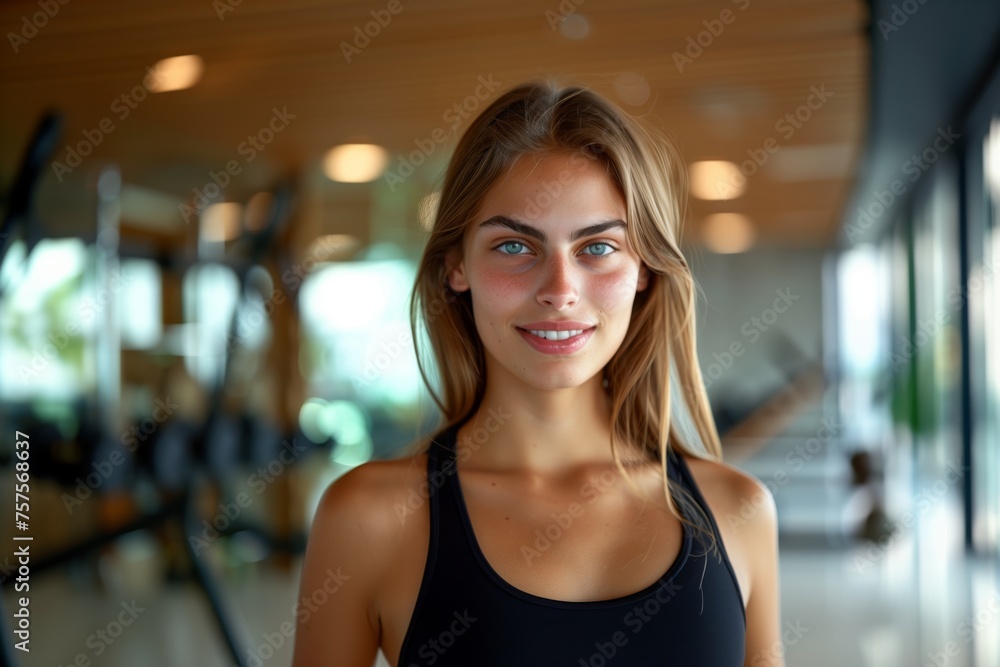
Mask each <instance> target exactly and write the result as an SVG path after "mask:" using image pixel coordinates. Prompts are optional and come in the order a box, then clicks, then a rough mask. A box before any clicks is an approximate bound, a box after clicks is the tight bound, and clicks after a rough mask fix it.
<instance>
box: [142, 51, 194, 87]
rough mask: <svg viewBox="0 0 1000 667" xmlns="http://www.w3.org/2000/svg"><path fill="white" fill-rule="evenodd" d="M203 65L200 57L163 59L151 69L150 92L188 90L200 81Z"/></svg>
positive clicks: (189, 56)
mask: <svg viewBox="0 0 1000 667" xmlns="http://www.w3.org/2000/svg"><path fill="white" fill-rule="evenodd" d="M204 69H205V63H204V61H202V59H201V56H195V55H188V56H175V57H173V58H164V59H163V60H161V61H159V62H157V63H156V64H155V65H153V67H152V71H151V72H150V74H151V77H150V78H151V79H152V85H151V86H150V88H149V89H150V90H151V91H153V92H154V93H166V92H168V91H171V90H183V89H185V88H190V87H191V86H193V85H194V84H196V83H198V80H199V79H201V73H202V71H204Z"/></svg>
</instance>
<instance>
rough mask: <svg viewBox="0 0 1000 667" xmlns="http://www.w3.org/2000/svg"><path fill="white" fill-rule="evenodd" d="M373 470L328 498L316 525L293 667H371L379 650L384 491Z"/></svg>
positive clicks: (346, 481)
mask: <svg viewBox="0 0 1000 667" xmlns="http://www.w3.org/2000/svg"><path fill="white" fill-rule="evenodd" d="M372 468H373V466H372V465H371V464H364V465H362V466H359V467H358V468H354V469H352V470H350V471H348V472H347V473H345V474H344V475H343V476H341V477H340V478H339V479H337V480H336V481H335V482H334V483H332V484H331V485H330V486H329V487H328V488H327V489H326V491H325V492H324V493H323V496H322V498H321V499H320V501H319V505H318V507H317V509H316V514H315V516H314V518H313V523H312V528H311V530H310V533H309V542H308V545H307V547H306V553H305V559H304V561H303V565H302V579H301V583H300V585H299V595H298V598H297V600H296V606H295V624H296V630H295V651H294V653H293V656H292V667H321V666H322V667H329V666H330V665H338V666H342V667H372V665H373V664H374V663H375V655H376V653H377V652H378V647H379V635H380V628H379V619H378V610H377V608H376V606H375V604H374V600H375V582H376V581H377V580H378V576H379V571H380V562H381V561H380V559H379V558H378V556H379V555H380V554H384V550H381V549H379V548H377V547H378V546H379V543H380V540H379V537H378V536H379V534H380V532H381V531H380V530H379V526H380V525H382V524H381V522H379V521H378V516H377V512H378V506H377V503H376V502H372V501H374V500H376V499H375V498H373V495H374V494H375V489H377V488H378V486H377V485H373V484H372V483H371V482H372V480H371V479H370V477H371V474H372V473H373V472H374V470H373V469H372Z"/></svg>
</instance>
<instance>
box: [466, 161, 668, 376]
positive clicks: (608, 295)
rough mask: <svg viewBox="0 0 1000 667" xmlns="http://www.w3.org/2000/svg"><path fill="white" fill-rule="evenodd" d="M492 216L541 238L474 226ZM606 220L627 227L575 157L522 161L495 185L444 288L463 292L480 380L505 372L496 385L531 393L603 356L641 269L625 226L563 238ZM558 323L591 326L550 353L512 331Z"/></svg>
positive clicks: (610, 191)
mask: <svg viewBox="0 0 1000 667" xmlns="http://www.w3.org/2000/svg"><path fill="white" fill-rule="evenodd" d="M556 188H558V192H557V193H556V194H555V195H554V196H553V194H552V193H553V191H554V190H556ZM532 204H534V205H532ZM494 215H505V216H507V217H510V218H514V219H515V220H518V221H521V222H524V223H526V224H529V225H531V226H533V227H537V228H539V229H541V230H542V231H543V232H544V233H545V234H546V237H547V238H546V241H545V242H544V243H543V242H541V241H539V240H538V239H536V238H533V237H531V236H527V235H524V234H520V233H518V232H515V231H513V230H511V229H507V228H501V227H485V228H482V229H480V228H479V223H480V222H482V221H484V220H486V219H488V218H490V217H492V216H494ZM610 219H620V220H624V221H626V222H627V214H626V207H625V202H624V199H623V197H622V195H621V194H620V193H619V192H618V190H617V188H616V186H615V185H614V184H613V183H612V182H611V181H610V180H609V179H608V177H607V176H606V175H605V173H604V167H603V166H602V165H600V164H599V163H596V162H592V161H590V160H586V159H581V158H580V157H575V158H574V157H571V156H569V155H546V156H544V157H538V156H535V155H528V156H523V157H522V158H521V159H520V160H519V161H518V162H517V163H516V164H515V165H514V167H513V169H512V170H511V171H510V173H509V174H508V175H507V176H506V177H503V178H501V179H500V180H499V181H498V182H497V183H496V184H495V185H494V186H493V188H492V189H491V190H490V192H489V193H488V194H487V196H486V198H485V199H484V201H483V203H482V205H481V206H480V208H479V211H477V213H476V214H475V216H473V219H472V220H471V221H470V225H469V227H468V229H467V231H466V234H465V239H464V244H463V253H464V257H463V258H462V259H461V261H459V262H458V263H457V265H456V266H455V267H454V268H453V269H452V270H451V271H450V273H449V278H450V281H451V286H452V289H454V290H456V291H464V290H471V295H472V297H471V298H472V305H473V312H474V315H475V321H476V327H477V329H478V331H479V335H480V338H481V339H482V341H483V346H484V348H485V350H486V367H487V374H488V377H490V378H492V379H494V380H496V379H498V375H497V374H498V373H499V374H508V375H509V376H512V377H505V378H504V380H503V382H504V384H507V383H508V382H509V381H511V380H513V384H514V385H516V384H517V383H518V382H523V383H527V384H528V385H530V386H532V387H535V388H538V389H559V388H566V387H576V386H580V385H582V384H584V383H585V382H586V381H587V380H589V379H591V378H593V377H594V376H595V375H597V374H599V373H600V372H601V370H602V369H603V368H604V366H605V365H607V363H608V362H609V361H610V360H611V358H612V356H614V354H615V352H616V351H617V350H618V348H619V347H620V345H621V342H622V340H624V338H625V334H626V332H627V330H628V325H629V321H630V318H631V313H632V305H633V302H634V301H635V295H636V291H637V290H638V291H642V290H644V289H645V288H646V286H647V284H648V271H647V270H646V269H645V268H644V267H642V264H641V262H640V260H639V258H638V257H637V256H636V255H635V253H634V252H633V251H632V248H631V247H630V245H629V243H628V237H627V234H626V230H625V229H623V228H612V229H609V230H606V231H604V232H601V233H599V234H597V235H593V236H588V237H584V238H580V239H577V240H576V241H572V242H571V241H570V239H569V236H570V234H571V232H573V231H575V230H577V229H579V228H581V227H586V226H589V225H592V224H596V223H598V222H602V221H605V220H610ZM560 319H571V320H577V321H581V322H585V323H588V324H591V325H595V324H596V325H597V329H596V330H595V331H594V333H593V335H592V337H591V339H590V341H589V342H588V343H587V345H586V346H584V347H583V348H582V349H581V350H578V351H577V352H575V353H573V354H569V355H550V354H544V353H542V352H539V351H537V350H535V349H534V348H532V347H531V346H530V345H529V344H528V343H527V341H525V340H524V339H523V338H522V337H521V334H520V333H519V332H518V331H517V329H516V328H515V327H516V326H517V325H521V324H527V323H530V322H535V321H539V320H560Z"/></svg>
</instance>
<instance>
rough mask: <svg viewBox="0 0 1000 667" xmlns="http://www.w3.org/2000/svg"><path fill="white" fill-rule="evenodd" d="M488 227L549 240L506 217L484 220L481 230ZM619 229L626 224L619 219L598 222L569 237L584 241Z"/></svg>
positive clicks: (480, 224) (571, 239) (542, 240)
mask: <svg viewBox="0 0 1000 667" xmlns="http://www.w3.org/2000/svg"><path fill="white" fill-rule="evenodd" d="M486 227H506V228H507V229H510V230H513V231H515V232H517V233H519V234H524V235H525V236H531V237H533V238H536V239H538V240H539V241H541V242H542V243H545V241H546V239H547V238H548V237H547V236H546V235H545V232H543V231H542V230H540V229H538V228H537V227H532V226H531V225H528V224H525V223H523V222H520V221H518V220H514V219H513V218H508V217H507V216H505V215H494V216H493V217H491V218H487V219H486V220H483V221H482V222H481V223H479V229H483V228H486ZM617 227H621V228H624V227H625V222H624V221H623V220H618V219H614V220H604V221H602V222H598V223H597V224H594V225H589V226H587V227H582V228H580V229H577V230H575V231H574V232H573V233H572V234H570V235H569V240H570V241H576V240H577V239H582V238H583V237H585V236H593V235H594V234H600V233H602V232H605V231H607V230H609V229H614V228H617Z"/></svg>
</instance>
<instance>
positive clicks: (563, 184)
mask: <svg viewBox="0 0 1000 667" xmlns="http://www.w3.org/2000/svg"><path fill="white" fill-rule="evenodd" d="M495 214H503V215H507V216H510V217H513V218H519V219H522V220H529V221H536V222H547V223H550V224H557V225H558V224H563V223H567V224H570V225H571V226H578V225H579V224H582V223H584V222H587V221H590V220H591V219H594V218H608V217H618V218H621V219H624V218H625V202H624V198H623V197H622V195H621V192H620V191H619V189H618V187H617V185H616V184H615V183H614V181H613V180H612V179H611V178H610V177H609V176H608V175H607V173H606V168H605V165H604V164H603V163H602V162H600V161H597V160H593V159H588V158H586V157H584V156H582V155H574V154H567V153H556V154H552V153H545V154H527V155H522V156H520V157H519V158H518V159H517V161H516V162H515V163H514V164H513V166H512V167H511V168H510V169H509V170H508V171H507V172H506V173H505V174H504V175H503V176H502V177H500V178H499V179H498V180H497V182H496V183H494V184H493V187H491V188H490V190H489V191H488V192H487V194H486V196H485V197H484V198H483V201H482V203H481V204H480V207H479V210H478V212H477V215H476V218H475V222H479V221H482V220H484V219H486V218H488V217H490V216H492V215H495Z"/></svg>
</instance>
